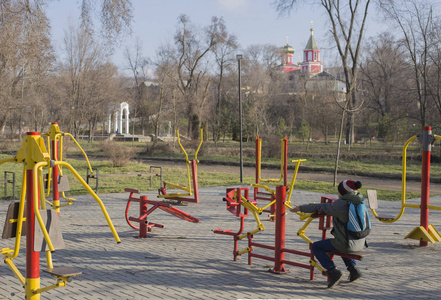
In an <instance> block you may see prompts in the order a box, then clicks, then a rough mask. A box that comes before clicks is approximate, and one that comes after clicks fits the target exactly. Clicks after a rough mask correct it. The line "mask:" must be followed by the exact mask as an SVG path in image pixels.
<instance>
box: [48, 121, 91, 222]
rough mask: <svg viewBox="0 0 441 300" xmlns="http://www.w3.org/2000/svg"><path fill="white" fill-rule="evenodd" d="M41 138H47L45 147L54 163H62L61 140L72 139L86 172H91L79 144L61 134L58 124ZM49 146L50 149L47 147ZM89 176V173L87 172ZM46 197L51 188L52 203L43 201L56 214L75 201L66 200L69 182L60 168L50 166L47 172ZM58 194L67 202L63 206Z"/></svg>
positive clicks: (85, 155) (52, 125)
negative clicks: (82, 156)
mask: <svg viewBox="0 0 441 300" xmlns="http://www.w3.org/2000/svg"><path fill="white" fill-rule="evenodd" d="M41 135H42V136H46V137H47V143H46V144H47V145H48V150H49V151H48V152H49V155H50V158H51V159H52V160H54V161H62V160H63V138H64V137H65V136H68V137H70V138H71V139H72V141H73V142H74V143H75V145H76V146H77V147H78V149H80V151H81V152H82V153H83V155H84V158H85V159H86V163H87V166H88V171H89V170H90V171H91V172H92V167H91V166H90V162H89V159H88V157H87V154H86V152H84V150H83V148H81V146H80V144H78V142H77V141H76V140H75V138H74V137H73V136H72V135H71V134H70V133H66V132H61V131H60V127H59V126H58V123H52V124H51V126H50V128H49V132H47V133H42V134H41ZM49 145H50V147H49ZM88 174H89V172H88ZM46 187H47V191H46V197H49V194H50V193H51V188H52V202H50V201H48V200H45V201H46V203H47V204H49V205H50V206H51V207H52V208H53V209H55V210H56V211H57V212H58V213H60V207H63V206H67V205H71V204H72V203H73V201H74V200H75V199H73V198H67V197H66V195H65V192H67V191H69V190H70V187H69V181H68V179H67V176H63V171H62V168H61V166H50V167H49V171H48V174H47V177H46ZM60 192H61V195H62V197H63V199H64V200H65V201H66V202H67V203H65V204H62V205H61V204H60Z"/></svg>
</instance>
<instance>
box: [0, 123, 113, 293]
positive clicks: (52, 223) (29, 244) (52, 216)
mask: <svg viewBox="0 0 441 300" xmlns="http://www.w3.org/2000/svg"><path fill="white" fill-rule="evenodd" d="M6 162H15V163H22V164H23V179H22V187H21V194H20V201H19V202H17V203H14V204H13V205H11V206H10V207H9V209H8V213H7V217H6V222H5V227H4V231H3V235H2V237H3V238H14V237H15V246H14V248H12V249H11V248H2V249H0V253H1V254H2V255H4V262H5V263H6V264H7V265H8V266H9V268H10V269H11V270H12V272H13V273H14V275H15V276H16V277H17V278H18V280H19V281H20V283H21V284H22V286H23V287H24V289H25V294H26V299H28V300H37V299H40V294H41V293H43V292H45V291H48V290H51V289H54V288H57V287H61V286H65V285H66V284H67V282H68V281H69V279H70V278H71V277H73V276H77V275H80V274H81V272H78V271H76V270H74V269H73V268H71V267H54V266H53V263H52V252H54V251H55V250H58V249H62V248H64V242H63V239H62V235H61V230H60V228H59V225H58V214H57V213H56V212H55V211H54V210H51V209H46V202H45V201H43V200H44V196H45V195H44V191H43V184H42V183H43V178H42V177H43V176H42V174H43V171H42V168H43V167H54V166H63V167H66V168H67V169H68V170H69V171H70V172H71V173H72V174H73V175H74V176H75V177H76V178H77V179H78V181H80V183H81V184H82V185H83V186H84V187H85V188H86V190H87V191H88V192H89V193H90V194H91V195H92V196H93V197H94V199H95V200H96V201H97V203H98V204H99V206H100V208H101V210H102V212H103V215H104V217H105V219H106V221H107V224H108V226H109V227H110V230H111V232H112V234H113V236H114V238H115V240H116V242H117V243H120V242H121V241H120V239H119V237H118V234H117V232H116V230H115V228H114V226H113V224H112V221H111V220H110V217H109V215H108V214H107V211H106V209H105V207H104V204H103V203H102V201H101V199H99V198H98V196H97V195H96V194H95V193H94V192H93V191H92V190H91V189H90V187H89V186H88V185H87V184H86V182H85V181H84V180H83V179H82V178H81V176H80V175H79V174H78V173H77V172H76V171H75V169H74V168H73V167H72V166H71V165H70V164H68V163H66V162H63V161H58V160H53V159H51V158H50V155H49V153H48V151H47V150H46V146H45V144H44V140H43V138H42V137H41V136H40V133H39V132H28V133H27V135H26V137H25V138H24V139H23V142H22V144H21V146H20V149H19V150H18V152H17V155H16V156H14V157H13V158H9V159H5V160H2V161H0V165H1V164H3V163H6ZM25 212H26V215H25V214H24V213H25ZM11 225H13V226H12V227H11ZM24 226H25V227H24ZM24 228H26V229H25V230H24ZM25 234H26V274H25V276H23V275H22V274H21V272H20V271H19V270H18V268H17V267H16V266H15V264H14V263H13V259H14V258H16V257H17V256H18V254H19V251H20V238H21V236H23V235H25ZM41 251H45V252H46V264H47V269H46V270H43V271H44V272H46V273H49V274H50V275H52V276H53V277H55V278H56V279H57V282H56V283H55V284H53V285H50V286H47V287H43V288H40V252H41Z"/></svg>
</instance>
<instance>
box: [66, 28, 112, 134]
mask: <svg viewBox="0 0 441 300" xmlns="http://www.w3.org/2000/svg"><path fill="white" fill-rule="evenodd" d="M64 42H65V51H66V61H65V63H64V64H63V65H62V71H63V73H62V74H63V78H65V81H64V84H63V85H62V86H63V88H64V91H65V103H66V104H67V109H68V111H67V112H66V113H67V119H68V120H69V127H70V130H73V132H74V135H75V138H78V136H79V134H80V130H81V127H82V126H83V125H84V124H85V123H86V122H87V116H88V115H89V113H90V109H91V107H94V105H95V102H96V100H97V98H99V96H98V95H96V93H97V92H98V91H99V90H97V89H96V87H94V84H95V83H94V80H96V76H97V75H99V74H100V68H103V67H104V66H105V65H106V64H107V62H106V59H105V56H104V55H103V52H102V51H101V49H102V48H101V46H100V45H99V44H97V43H95V42H94V40H93V37H92V36H91V35H90V33H89V32H88V31H87V30H85V28H82V27H79V28H75V27H74V26H73V25H71V27H70V30H69V31H68V32H66V36H65V40H64ZM104 72H105V71H104ZM113 75H114V74H111V76H113ZM101 109H102V107H101Z"/></svg>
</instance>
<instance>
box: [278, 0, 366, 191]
mask: <svg viewBox="0 0 441 300" xmlns="http://www.w3.org/2000/svg"><path fill="white" fill-rule="evenodd" d="M300 2H302V1H301V0H275V1H274V4H275V6H276V9H277V10H278V11H279V13H281V14H283V13H286V12H290V11H291V10H292V9H293V7H294V6H295V5H298V4H299V3H300ZM315 3H317V4H319V5H320V6H321V7H322V8H324V9H325V11H326V14H327V17H328V21H329V23H330V26H331V29H330V33H331V35H332V37H333V39H334V41H335V45H336V47H337V51H338V53H339V56H340V60H341V63H342V67H343V72H344V75H345V82H346V100H345V102H344V104H343V105H342V116H341V126H340V133H339V139H338V146H337V154H336V158H335V169H334V185H337V170H338V161H339V157H340V146H341V137H342V134H343V127H344V119H345V114H346V113H349V114H350V115H349V120H350V122H349V126H348V128H349V132H348V133H349V134H347V139H348V141H349V144H350V143H352V142H353V139H354V138H353V133H354V130H353V128H354V115H353V113H354V112H356V111H357V109H358V107H357V105H359V104H358V103H357V93H356V92H357V80H358V69H359V68H358V64H359V58H360V50H361V45H362V41H363V35H364V31H365V25H366V18H367V16H368V11H369V6H370V4H371V1H370V0H349V1H343V2H342V1H338V0H317V1H315Z"/></svg>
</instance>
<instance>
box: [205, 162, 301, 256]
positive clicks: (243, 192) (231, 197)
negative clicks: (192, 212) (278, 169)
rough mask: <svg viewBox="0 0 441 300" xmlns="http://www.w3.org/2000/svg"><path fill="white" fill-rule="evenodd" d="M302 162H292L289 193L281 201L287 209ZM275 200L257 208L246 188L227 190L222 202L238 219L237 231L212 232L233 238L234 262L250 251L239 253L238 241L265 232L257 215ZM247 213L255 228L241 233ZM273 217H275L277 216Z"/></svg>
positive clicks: (218, 230)
mask: <svg viewBox="0 0 441 300" xmlns="http://www.w3.org/2000/svg"><path fill="white" fill-rule="evenodd" d="M302 161H305V159H296V160H293V161H292V162H295V163H296V167H295V170H294V175H293V179H292V181H291V184H290V186H289V190H290V192H289V196H288V199H287V200H286V201H285V199H284V201H283V205H286V206H288V207H290V206H289V205H290V203H291V201H290V199H291V195H292V191H293V189H294V184H295V181H296V178H297V173H298V171H299V166H300V163H301V162H302ZM276 200H277V199H274V200H273V201H271V202H270V203H269V204H267V205H266V206H263V207H258V206H257V201H256V200H255V199H251V198H250V197H249V189H248V188H237V189H233V188H228V189H227V192H226V197H225V198H223V201H225V202H226V205H227V210H228V211H229V212H231V213H232V214H233V215H235V216H236V217H239V218H240V226H239V230H238V231H237V232H233V231H232V230H222V229H215V230H213V232H214V233H217V234H225V235H231V236H233V241H234V245H233V257H234V260H237V257H238V256H239V255H242V254H244V253H247V252H249V251H250V248H249V247H247V248H245V249H244V250H240V251H239V250H238V241H240V240H242V239H244V238H246V237H249V236H252V235H254V234H255V233H257V232H260V231H263V230H265V227H264V225H263V224H262V222H261V221H260V218H259V215H261V214H262V212H264V211H266V209H267V208H268V207H270V206H276ZM241 207H243V210H242V209H241ZM276 207H277V206H276ZM248 211H251V213H252V214H253V216H254V219H255V221H256V223H257V228H256V229H254V230H252V231H249V232H246V233H243V231H244V221H245V217H247V216H248ZM275 216H276V217H277V214H276V215H275Z"/></svg>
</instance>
